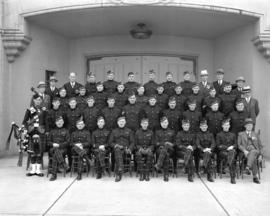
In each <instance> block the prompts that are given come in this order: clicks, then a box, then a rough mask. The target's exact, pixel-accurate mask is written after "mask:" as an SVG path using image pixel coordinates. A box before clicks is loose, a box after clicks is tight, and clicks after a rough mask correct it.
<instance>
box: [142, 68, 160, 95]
mask: <svg viewBox="0 0 270 216" xmlns="http://www.w3.org/2000/svg"><path fill="white" fill-rule="evenodd" d="M155 79H156V73H155V71H154V70H150V71H149V81H148V82H147V83H145V84H144V89H145V92H144V94H145V95H146V96H147V97H149V96H151V95H155V94H157V87H158V84H157V83H156V82H155Z"/></svg>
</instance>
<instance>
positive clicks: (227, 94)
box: [219, 83, 236, 117]
mask: <svg viewBox="0 0 270 216" xmlns="http://www.w3.org/2000/svg"><path fill="white" fill-rule="evenodd" d="M219 97H220V99H221V104H220V110H221V111H222V112H223V113H224V115H225V116H226V117H228V115H229V114H230V113H231V112H232V111H233V110H234V107H235V100H236V95H235V94H233V93H232V85H231V84H230V83H226V84H225V86H224V94H222V95H220V96H219Z"/></svg>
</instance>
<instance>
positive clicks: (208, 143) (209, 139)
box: [194, 120, 215, 182]
mask: <svg viewBox="0 0 270 216" xmlns="http://www.w3.org/2000/svg"><path fill="white" fill-rule="evenodd" d="M196 146H197V149H196V154H195V158H194V159H195V166H196V171H197V172H198V168H199V162H200V159H203V168H204V169H205V171H206V173H207V180H208V181H209V182H214V179H213V172H214V166H213V164H214V161H213V158H212V157H213V153H214V149H215V139H214V135H213V134H212V133H210V132H209V131H208V125H207V121H206V120H202V121H201V122H200V132H198V133H197V138H196Z"/></svg>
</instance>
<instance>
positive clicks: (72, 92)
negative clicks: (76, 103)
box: [64, 82, 82, 98]
mask: <svg viewBox="0 0 270 216" xmlns="http://www.w3.org/2000/svg"><path fill="white" fill-rule="evenodd" d="M81 86H82V84H80V83H78V82H75V84H74V87H73V88H72V86H71V84H70V82H68V83H65V84H64V88H65V89H66V91H67V97H68V98H71V97H76V96H77V95H78V93H79V89H80V87H81Z"/></svg>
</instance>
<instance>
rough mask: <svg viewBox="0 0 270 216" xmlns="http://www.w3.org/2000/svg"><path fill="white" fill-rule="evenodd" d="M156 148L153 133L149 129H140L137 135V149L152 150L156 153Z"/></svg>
mask: <svg viewBox="0 0 270 216" xmlns="http://www.w3.org/2000/svg"><path fill="white" fill-rule="evenodd" d="M154 147H155V142H154V133H153V131H151V130H149V129H147V130H143V129H142V128H140V129H138V130H137V131H136V133H135V149H136V150H139V149H140V148H144V149H146V148H150V149H151V150H152V151H154Z"/></svg>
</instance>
